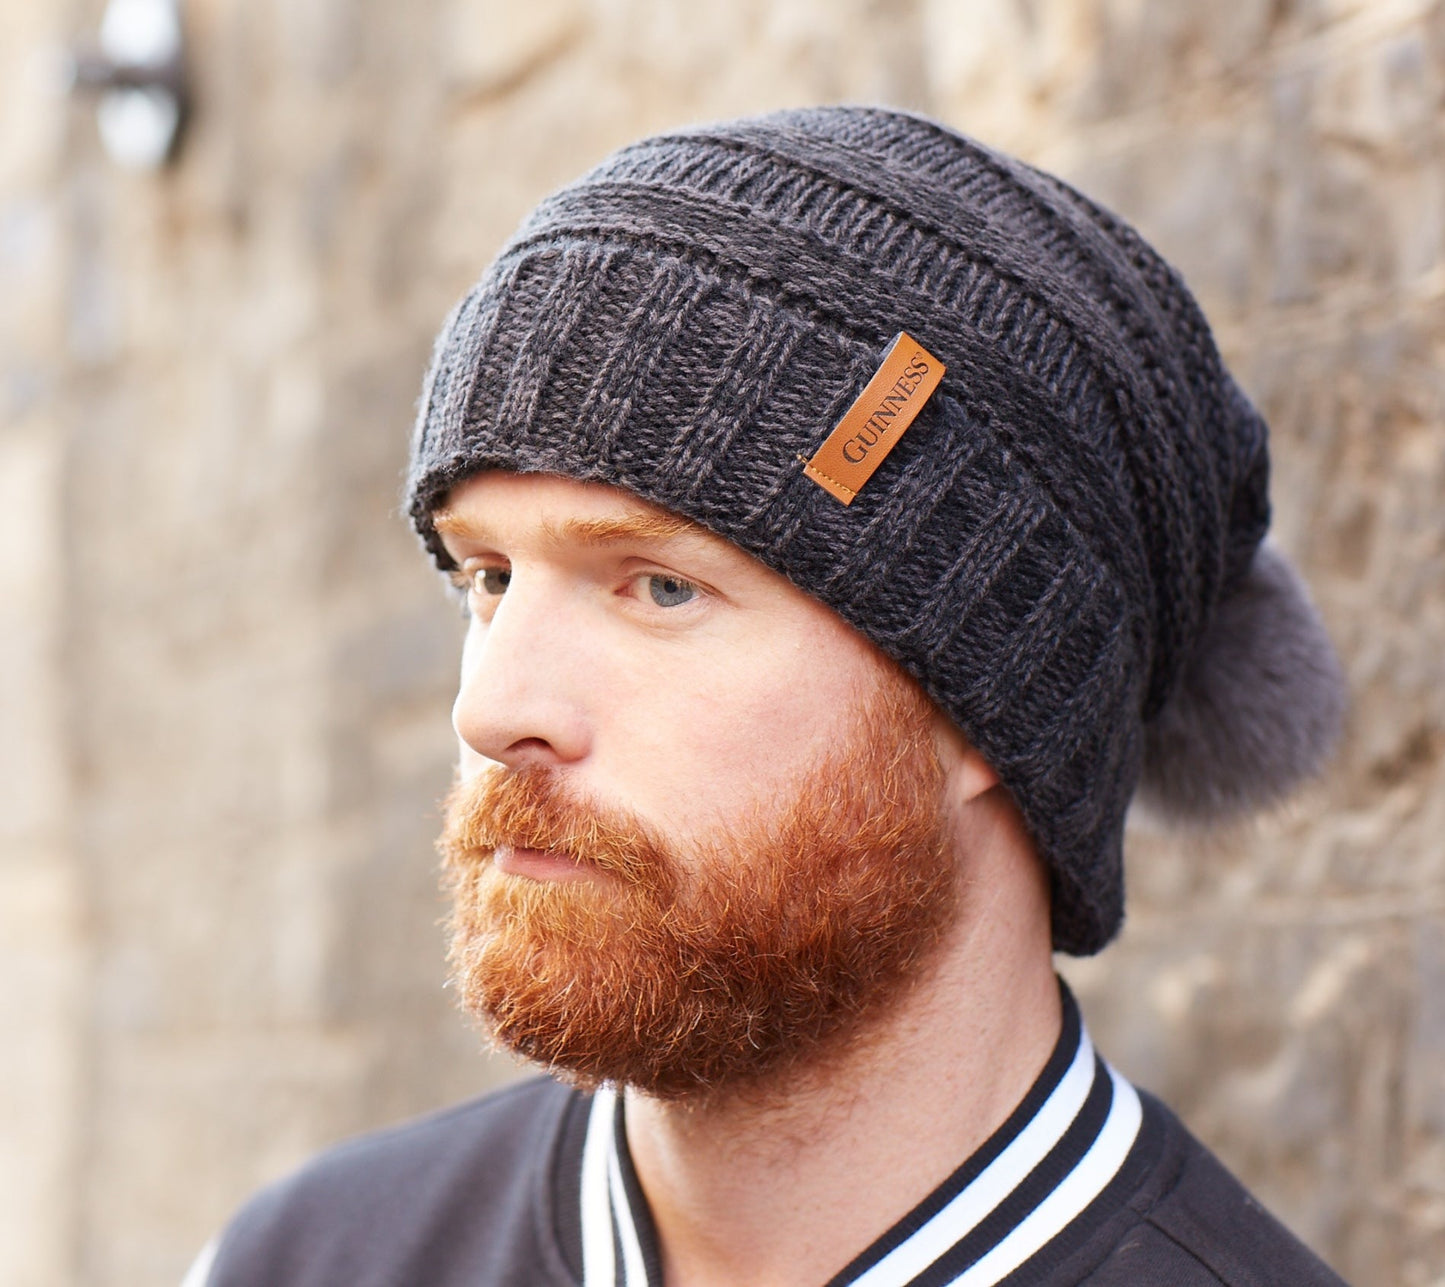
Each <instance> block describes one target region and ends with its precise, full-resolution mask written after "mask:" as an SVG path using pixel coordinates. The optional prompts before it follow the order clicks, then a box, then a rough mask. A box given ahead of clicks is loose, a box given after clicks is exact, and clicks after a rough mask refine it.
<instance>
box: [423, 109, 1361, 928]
mask: <svg viewBox="0 0 1445 1287" xmlns="http://www.w3.org/2000/svg"><path fill="white" fill-rule="evenodd" d="M899 331H906V332H908V334H909V335H911V336H912V337H914V338H916V339H917V340H918V341H919V343H921V344H922V345H923V346H924V347H925V348H926V349H928V350H929V351H930V352H931V353H933V354H935V355H937V356H938V357H939V358H940V359H941V360H942V361H943V362H944V364H945V365H946V367H947V371H946V374H945V375H944V378H943V382H942V384H941V385H940V386H939V388H938V389H937V390H936V391H935V392H934V393H933V394H932V396H931V397H930V398H929V400H928V402H927V404H926V405H925V406H924V407H923V410H922V412H921V414H920V415H919V416H918V418H917V420H916V421H915V422H914V423H913V424H912V426H911V427H910V428H909V429H908V431H907V433H906V434H904V435H903V436H902V437H901V438H899V439H898V440H897V444H896V447H895V449H894V450H893V451H892V452H891V454H889V455H888V456H887V458H886V459H885V460H884V461H883V463H882V465H881V467H879V468H878V470H877V472H876V473H875V474H874V475H873V476H872V477H871V479H870V480H869V481H868V482H867V483H866V484H865V485H863V486H862V487H861V488H860V490H859V493H858V495H857V497H856V499H854V500H853V502H852V503H851V504H848V505H844V504H842V503H841V502H840V501H839V500H837V499H835V497H834V496H832V495H830V494H829V493H828V492H826V491H824V490H823V489H822V488H821V487H820V486H818V485H817V484H815V483H814V482H813V481H812V480H811V479H810V478H808V477H806V476H805V475H804V472H803V466H802V463H801V462H800V458H801V457H809V456H811V455H812V454H813V453H814V452H816V451H817V449H818V447H819V445H820V444H821V443H822V442H823V440H824V439H825V438H826V437H827V436H828V434H829V432H830V430H831V429H832V428H833V426H834V425H835V424H836V423H837V422H838V420H839V418H840V416H841V415H842V414H843V412H844V411H845V410H846V409H847V408H848V406H849V404H850V403H851V402H852V401H853V400H854V399H855V397H857V395H858V393H859V391H860V390H861V389H862V388H863V387H864V385H865V384H867V382H868V380H869V378H870V377H871V376H872V375H873V373H874V371H875V370H876V369H877V367H878V365H879V360H880V357H881V355H882V353H883V351H884V350H885V348H886V347H887V345H888V344H889V342H890V340H892V338H893V337H894V335H896V334H897V333H898V332H899ZM1265 439H1266V431H1265V426H1264V424H1263V422H1262V421H1261V419H1260V417H1259V416H1258V415H1257V414H1256V412H1255V410H1254V409H1253V407H1251V406H1250V404H1249V402H1248V401H1247V400H1246V398H1245V397H1244V395H1243V394H1242V393H1241V392H1240V391H1239V389H1238V388H1237V387H1236V385H1235V383H1234V381H1233V380H1232V379H1231V378H1230V376H1229V374H1228V372H1226V371H1225V369H1224V367H1223V366H1222V364H1221V362H1220V359H1219V356H1218V353H1217V352H1216V350H1215V346H1214V343H1213V340H1212V338H1211V336H1210V332H1209V328H1208V326H1207V324H1206V323H1205V321H1204V318H1203V317H1202V315H1201V314H1200V311H1199V309H1198V307H1197V305H1196V304H1195V302H1194V300H1193V298H1192V297H1191V296H1190V294H1189V293H1188V291H1187V290H1186V289H1185V287H1184V285H1183V283H1182V282H1181V281H1180V279H1179V278H1178V276H1177V275H1176V274H1175V273H1174V272H1173V270H1172V269H1170V267H1169V266H1168V265H1167V264H1165V263H1164V262H1163V260H1162V259H1160V258H1159V256H1158V255H1156V254H1155V253H1154V252H1153V251H1152V250H1151V249H1150V248H1149V247H1148V246H1147V245H1145V244H1144V242H1143V241H1142V240H1141V239H1140V238H1139V236H1138V235H1137V234H1136V233H1135V232H1134V231H1133V230H1132V229H1130V228H1129V227H1128V226H1126V225H1125V224H1124V223H1123V222H1122V221H1120V220H1119V219H1118V218H1117V217H1115V216H1113V215H1111V214H1109V213H1108V212H1107V211H1105V210H1102V209H1100V208H1099V207H1098V206H1096V205H1094V204H1093V203H1092V202H1090V201H1089V200H1087V199H1086V198H1085V197H1083V196H1081V195H1080V194H1079V193H1078V192H1075V191H1074V190H1073V189H1072V188H1070V187H1068V186H1067V185H1065V184H1064V183H1062V182H1060V181H1059V180H1057V179H1054V178H1051V177H1049V176H1048V175H1045V174H1042V173H1040V172H1038V171H1036V170H1033V169H1031V168H1029V167H1028V166H1025V165H1023V164H1021V163H1019V162H1017V161H1014V160H1011V159H1010V158H1008V157H1005V156H1000V155H999V154H997V153H995V152H991V151H989V150H988V149H986V148H984V147H981V146H980V145H979V144H977V143H975V142H972V141H971V140H969V139H967V138H963V137H960V136H959V135H958V134H955V133H954V132H952V131H951V130H948V129H946V128H944V127H943V126H940V125H938V124H936V123H935V122H932V121H929V120H926V119H924V118H921V117H918V116H914V115H909V114H906V113H901V112H897V111H891V110H881V109H871V108H824V109H818V110H808V111H791V112H781V113H777V114H774V115H769V116H762V117H757V118H753V119H747V120H741V121H734V122H729V123H725V124H721V125H714V126H708V127H702V128H693V129H684V130H677V131H674V132H672V133H669V134H664V135H660V136H658V137H656V138H652V139H646V140H644V141H642V142H640V143H637V144H634V145H633V146H631V147H628V148H624V149H622V150H621V151H620V152H618V153H616V154H615V155H614V156H612V157H610V158H608V159H607V160H606V161H604V162H603V163H602V164H601V165H599V166H598V167H597V168H596V169H595V170H593V171H592V172H591V173H590V174H587V175H585V176H584V177H583V178H581V179H579V180H578V181H577V182H576V183H573V184H571V185H570V186H568V187H566V188H564V189H562V190H561V191H560V192H558V193H557V194H556V195H554V196H552V197H550V198H549V199H548V200H546V201H544V202H543V203H542V204H541V205H540V206H539V207H538V208H537V209H536V210H535V211H534V212H533V213H532V215H531V216H530V217H529V218H528V219H527V220H526V221H525V223H524V224H523V225H522V227H521V228H520V229H519V230H518V232H517V233H516V235H515V236H514V237H513V238H512V240H511V241H510V242H509V243H508V244H507V246H506V247H505V248H504V249H503V250H502V252H501V254H500V255H499V257H498V258H497V260H496V261H495V262H494V263H493V264H492V266H491V267H490V268H489V269H488V270H487V272H486V273H485V275H484V276H483V277H482V279H481V281H480V282H479V283H478V284H477V286H476V287H475V288H474V289H473V290H472V291H471V292H470V293H469V294H468V295H467V296H466V298H465V299H463V300H462V302H461V304H460V305H459V306H458V307H457V308H456V310H455V311H454V312H453V313H452V315H451V317H450V318H449V319H448V321H447V323H446V325H445V327H444V329H443V331H442V333H441V335H440V337H439V338H438V341H437V346H436V351H435V355H434V358H433V362H432V367H431V371H430V374H429V376H428V378H427V382H426V386H425V389H424V391H423V395H422V401H421V408H420V415H419V419H418V424H417V429H416V436H415V439H414V442H413V446H412V459H411V468H410V475H409V479H408V501H409V507H410V512H411V515H412V517H413V519H414V521H415V523H416V525H417V528H418V530H419V531H420V533H421V535H422V538H423V539H424V540H425V542H426V544H427V547H428V548H429V549H430V550H431V552H432V554H433V555H434V556H435V558H436V559H437V561H438V562H439V563H440V564H441V565H442V566H443V567H447V566H450V560H449V559H448V556H447V554H446V551H445V550H444V549H443V548H442V546H441V543H440V541H439V540H438V538H437V535H436V533H435V531H434V530H433V528H432V525H431V514H432V512H433V511H434V509H435V508H436V507H437V506H438V504H439V503H440V502H441V501H442V500H443V498H444V497H445V495H446V493H447V491H448V489H449V488H450V487H451V486H452V485H453V484H454V483H456V482H457V481H458V480H460V479H462V478H464V477H466V476H467V475H470V474H473V473H475V472H477V471H479V470H483V469H506V470H520V471H545V472H550V473H557V474H564V475H568V476H570V477H573V478H577V479H583V480H594V481H600V482H606V483H612V484H615V485H617V486H620V487H624V488H626V489H628V490H629V491H632V492H634V493H636V494H637V495H638V496H641V497H643V498H645V499H647V500H649V501H652V502H654V503H655V504H657V505H661V506H663V507H665V508H667V509H669V510H673V511H676V512H677V513H679V514H683V515H686V516H687V517H689V518H692V519H694V520H696V521H697V522H699V523H701V524H703V525H704V526H706V527H708V528H710V529H711V530H712V531H714V532H717V533H719V534H721V535H722V536H724V537H726V538H727V539H729V540H731V541H733V542H735V543H736V544H737V545H739V546H741V547H742V548H743V549H745V550H747V551H748V552H750V553H751V554H753V555H755V556H756V557H757V558H758V559H760V560H761V561H762V562H763V563H765V564H767V565H768V566H770V567H772V568H774V569H776V570H777V571H779V572H781V573H782V574H783V575H785V576H787V577H788V578H790V579H791V580H792V581H793V582H795V583H796V584H797V585H798V586H800V587H801V588H802V589H804V590H806V591H807V592H808V593H810V594H812V595H814V596H815V597H817V598H818V599H820V600H822V601H823V602H824V603H827V604H828V605H829V606H830V607H832V608H833V609H834V610H835V611H837V612H838V613H839V614H840V615H841V616H842V617H843V618H845V619H846V620H847V621H849V622H850V623H852V625H854V626H855V627H856V628H857V629H858V630H860V631H861V632H862V633H863V634H864V635H866V636H867V637H868V638H869V639H871V640H873V641H874V642H875V643H876V644H877V645H878V646H879V647H880V648H881V649H882V650H883V651H884V652H886V653H888V654H889V655H890V656H892V657H894V658H895V659H896V660H897V661H898V662H899V663H900V664H901V665H902V666H903V667H904V668H905V669H907V670H908V671H909V672H910V673H912V674H913V675H914V676H915V677H916V678H917V679H918V681H919V682H920V683H921V684H922V686H923V687H924V689H925V690H926V691H927V692H928V693H929V694H930V696H931V697H932V698H933V700H934V701H935V702H937V703H938V705H939V706H940V707H942V709H943V710H945V711H946V712H948V713H949V715H950V716H951V717H952V718H953V719H954V720H955V721H956V723H957V724H958V725H959V727H960V728H961V729H962V730H963V731H964V733H965V734H966V735H967V736H968V737H969V739H970V740H971V741H972V742H973V744H974V745H975V746H977V747H978V748H979V750H980V751H981V752H982V753H983V754H984V755H985V757H986V758H987V759H988V760H989V762H990V763H991V764H992V765H993V766H994V768H995V770H996V771H997V772H998V773H999V774H1000V776H1001V778H1002V779H1003V781H1004V783H1005V784H1006V785H1007V787H1008V788H1009V790H1010V791H1011V792H1012V793H1013V796H1014V797H1015V799H1016V800H1017V802H1018V805H1019V807H1020V809H1021V810H1022V812H1023V815H1024V817H1025V819H1026V821H1027V823H1028V825H1029V827H1030V829H1031V831H1032V834H1033V836H1034V838H1035V840H1036V842H1037V844H1038V846H1039V849H1040V851H1041V853H1042V854H1043V856H1044V858H1045V859H1046V861H1047V862H1048V864H1049V868H1050V870H1051V872H1052V877H1053V918H1054V919H1053V931H1054V942H1055V945H1056V946H1057V947H1058V948H1059V949H1061V950H1063V951H1066V952H1072V953H1089V952H1094V951H1097V950H1098V949H1099V948H1100V947H1102V946H1103V945H1104V944H1105V943H1106V942H1107V941H1108V940H1109V939H1110V938H1111V937H1112V936H1113V935H1114V934H1115V933H1116V932H1117V930H1118V928H1119V924H1120V922H1121V919H1122V916H1123V865H1122V833H1123V827H1124V815H1125V812H1126V810H1127V808H1128V806H1129V802H1130V799H1131V798H1132V797H1133V795H1134V793H1135V789H1136V787H1139V786H1140V785H1141V774H1142V784H1143V791H1144V793H1145V794H1148V795H1150V796H1151V797H1152V798H1153V801H1154V803H1155V804H1156V805H1158V806H1159V807H1160V808H1162V809H1163V810H1164V811H1165V812H1166V813H1170V814H1172V815H1173V816H1175V817H1178V818H1182V819H1188V820H1201V821H1207V820H1211V819H1214V818H1219V817H1223V816H1228V815H1232V814H1237V813H1240V812H1244V811H1247V810H1249V809H1253V808H1257V807H1260V806H1262V805H1265V804H1269V803H1271V802H1273V801H1274V800H1276V799H1277V798H1279V797H1280V796H1282V795H1283V794H1284V793H1285V792H1286V791H1288V790H1289V789H1290V788H1291V787H1292V786H1294V785H1295V784H1296V783H1297V782H1298V781H1299V780H1300V779H1302V778H1303V777H1306V776H1308V775H1309V774H1311V773H1313V772H1314V771H1316V770H1317V769H1318V768H1319V766H1320V765H1321V763H1322V762H1323V759H1324V757H1325V756H1326V754H1327V753H1328V751H1329V749H1330V746H1331V744H1332V742H1333V740H1334V738H1335V736H1336V732H1337V729H1338V726H1339V723H1340V718H1341V713H1342V708H1343V700H1344V699H1343V684H1342V682H1341V679H1340V673H1339V668H1338V665H1337V662H1336V660H1335V656H1334V653H1333V651H1332V649H1331V647H1330V644H1329V641H1328V639H1327V638H1326V637H1325V634H1324V631H1323V629H1322V628H1321V626H1320V624H1319V621H1318V618H1317V617H1316V615H1315V613H1314V610H1313V608H1312V607H1311V606H1310V603H1309V600H1308V597H1307V595H1306V593H1305V591H1304V589H1303V587H1302V585H1301V584H1300V582H1299V580H1298V579H1297V577H1296V576H1295V574H1294V573H1293V571H1292V570H1291V569H1290V568H1289V566H1288V565H1287V564H1286V563H1285V562H1284V560H1283V559H1282V558H1281V557H1280V556H1279V555H1278V554H1277V553H1274V552H1273V551H1272V550H1271V548H1270V547H1268V546H1265V547H1263V548H1261V544H1260V543H1261V540H1262V538H1263V536H1264V533H1265V529H1266V527H1267V526H1268V524H1269V503H1268V496H1267V480H1268V457H1267V453H1266V444H1265Z"/></svg>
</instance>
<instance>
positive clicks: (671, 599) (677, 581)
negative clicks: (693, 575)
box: [647, 573, 697, 608]
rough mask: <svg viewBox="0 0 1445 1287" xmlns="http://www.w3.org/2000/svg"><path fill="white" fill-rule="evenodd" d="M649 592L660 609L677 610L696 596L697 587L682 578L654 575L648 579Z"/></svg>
mask: <svg viewBox="0 0 1445 1287" xmlns="http://www.w3.org/2000/svg"><path fill="white" fill-rule="evenodd" d="M647 592H648V594H650V595H651V596H652V601H653V603H655V604H657V606H658V607H659V608H676V607H677V606H678V605H679V604H683V603H687V602H688V600H690V599H692V598H693V597H695V596H696V594H697V586H695V585H693V583H692V582H691V581H684V580H683V579H682V578H681V577H675V576H663V575H661V574H660V573H654V574H653V575H652V576H650V577H648V578H647Z"/></svg>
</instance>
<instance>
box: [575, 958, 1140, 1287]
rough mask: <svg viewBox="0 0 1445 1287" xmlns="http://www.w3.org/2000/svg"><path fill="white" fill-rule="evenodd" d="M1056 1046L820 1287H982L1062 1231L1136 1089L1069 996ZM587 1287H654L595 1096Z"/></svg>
mask: <svg viewBox="0 0 1445 1287" xmlns="http://www.w3.org/2000/svg"><path fill="white" fill-rule="evenodd" d="M1061 991H1062V992H1063V999H1064V1024H1063V1031H1062V1033H1061V1034H1060V1036H1059V1041H1058V1044H1057V1045H1056V1046H1055V1047H1054V1051H1053V1054H1052V1055H1051V1056H1050V1057H1049V1061H1048V1063H1047V1064H1046V1065H1045V1066H1044V1070H1043V1072H1042V1073H1040V1074H1039V1077H1038V1080H1037V1081H1035V1082H1034V1084H1033V1086H1032V1087H1031V1088H1030V1090H1029V1092H1028V1094H1027V1095H1026V1096H1025V1097H1024V1099H1023V1102H1022V1103H1020V1104H1019V1106H1018V1108H1016V1109H1015V1110H1014V1112H1013V1113H1012V1115H1011V1116H1010V1117H1009V1119H1008V1120H1007V1121H1006V1122H1005V1123H1004V1124H1003V1125H1002V1126H1001V1127H999V1129H998V1130H997V1131H995V1132H994V1133H993V1134H992V1135H991V1136H990V1137H989V1138H988V1139H987V1140H986V1141H985V1142H984V1143H983V1145H982V1146H981V1147H980V1148H978V1149H977V1150H976V1151H975V1152H974V1154H973V1155H972V1156H971V1157H970V1158H969V1159H968V1160H967V1161H966V1162H964V1163H963V1165H962V1166H960V1167H959V1168H958V1169H957V1170H956V1171H955V1172H954V1173H953V1174H952V1175H951V1176H949V1178H948V1179H947V1180H945V1181H944V1182H943V1183H942V1184H941V1185H939V1187H938V1188H937V1189H935V1190H934V1191H933V1192H932V1193H931V1194H929V1196H928V1197H927V1198H925V1199H924V1200H923V1201H922V1202H921V1203H919V1204H918V1206H916V1207H915V1208H914V1209H913V1210H912V1211H911V1212H909V1214H908V1215H907V1216H905V1217H904V1218H903V1219H902V1220H900V1221H899V1222H898V1223H897V1224H896V1225H894V1226H893V1227H892V1228H891V1229H889V1230H888V1231H887V1232H885V1233H884V1234H883V1235H882V1236H881V1237H880V1238H878V1239H877V1241H875V1242H874V1243H873V1244H872V1246H870V1247H868V1248H867V1249H866V1250H865V1251H864V1252H862V1253H861V1254H860V1255H859V1256H858V1257H857V1258H856V1259H855V1260H854V1261H853V1262H852V1263H851V1264H849V1265H847V1266H846V1267H845V1268H844V1269H843V1270H841V1271H840V1272H839V1273H838V1274H836V1275H835V1276H834V1277H833V1278H832V1279H830V1280H829V1282H828V1283H827V1284H826V1285H825V1287H989V1284H994V1283H1000V1282H1002V1281H1003V1280H1004V1279H1005V1278H1007V1277H1008V1276H1009V1275H1010V1274H1011V1273H1013V1271H1014V1270H1015V1269H1017V1268H1018V1267H1019V1266H1020V1265H1022V1264H1023V1263H1024V1262H1025V1261H1027V1260H1028V1259H1029V1258H1030V1257H1032V1256H1034V1255H1035V1254H1036V1253H1038V1252H1039V1251H1041V1250H1042V1249H1043V1248H1044V1247H1046V1246H1047V1245H1048V1244H1049V1243H1050V1242H1051V1241H1053V1240H1054V1239H1055V1238H1057V1237H1058V1236H1059V1235H1060V1234H1062V1233H1063V1232H1064V1231H1065V1230H1066V1229H1068V1228H1069V1226H1070V1225H1071V1223H1073V1222H1074V1221H1075V1220H1077V1219H1078V1218H1079V1217H1080V1216H1081V1215H1082V1214H1083V1213H1084V1211H1085V1209H1086V1208H1088V1207H1089V1205H1090V1203H1092V1202H1093V1201H1094V1199H1095V1198H1097V1197H1098V1196H1099V1195H1100V1194H1101V1193H1102V1192H1103V1191H1104V1189H1105V1188H1106V1187H1107V1186H1108V1184H1109V1182H1110V1181H1111V1180H1112V1179H1114V1177H1115V1176H1116V1175H1118V1174H1119V1172H1120V1169H1121V1168H1122V1167H1123V1165H1124V1161H1125V1159H1126V1158H1127V1157H1128V1155H1129V1152H1130V1149H1131V1148H1133V1146H1134V1143H1135V1139H1136V1137H1137V1136H1138V1135H1139V1128H1140V1121H1141V1107H1140V1102H1139V1096H1138V1094H1137V1093H1136V1092H1135V1090H1134V1088H1133V1087H1132V1086H1131V1085H1130V1084H1129V1083H1128V1082H1127V1081H1125V1080H1124V1079H1123V1078H1122V1077H1120V1076H1119V1075H1118V1073H1116V1072H1115V1071H1114V1070H1113V1069H1112V1068H1110V1067H1109V1065H1108V1064H1106V1063H1105V1062H1104V1060H1103V1059H1102V1058H1100V1056H1099V1055H1098V1054H1097V1053H1096V1052H1095V1050H1094V1046H1093V1043H1092V1042H1091V1041H1090V1040H1089V1034H1088V1033H1087V1032H1086V1031H1085V1030H1084V1025H1083V1021H1082V1019H1081V1018H1080V1015H1079V1010H1078V1006H1077V1005H1076V1004H1075V1002H1074V999H1073V997H1072V996H1071V995H1070V994H1069V991H1068V989H1067V988H1066V987H1062V985H1061ZM581 1171H582V1177H581V1226H582V1227H581V1233H582V1265H583V1287H661V1284H662V1276H661V1268H660V1258H659V1255H658V1249H657V1238H656V1234H655V1232H654V1230H653V1227H652V1217H651V1214H650V1212H649V1211H648V1209H647V1203H646V1200H645V1199H644V1198H643V1196H642V1189H641V1187H640V1186H639V1184H638V1182H637V1175H636V1173H635V1172H634V1170H633V1167H632V1159H631V1157H630V1155H629V1154H628V1151H627V1135H626V1130H625V1128H624V1121H623V1104H622V1098H621V1096H619V1095H618V1094H617V1093H616V1092H615V1091H614V1090H613V1089H612V1088H610V1087H604V1088H603V1089H602V1090H600V1091H598V1093H597V1094H596V1095H595V1096H594V1097H593V1100H592V1105H591V1109H590V1112H589V1116H588V1122H587V1133H586V1140H585V1143H584V1145H583V1148H582V1167H581Z"/></svg>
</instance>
